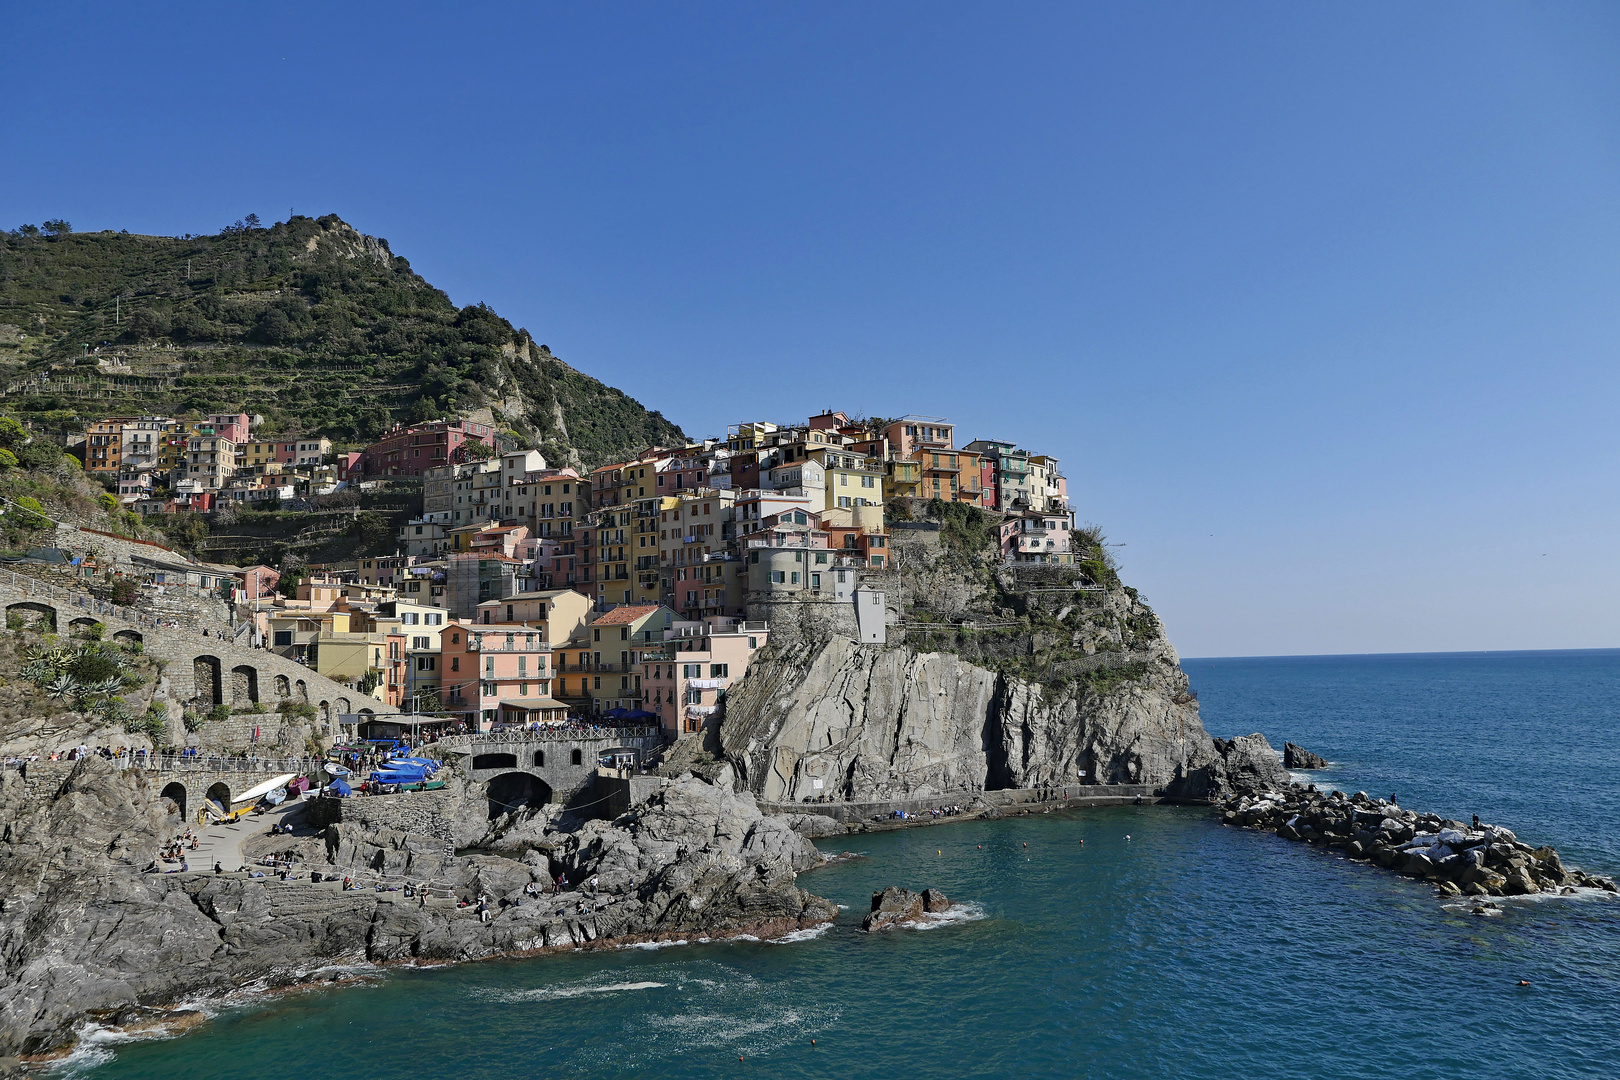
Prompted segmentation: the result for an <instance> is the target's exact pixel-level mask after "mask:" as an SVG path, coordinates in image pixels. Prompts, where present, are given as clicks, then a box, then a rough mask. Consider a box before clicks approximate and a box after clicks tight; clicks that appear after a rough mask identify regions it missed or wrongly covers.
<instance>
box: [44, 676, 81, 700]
mask: <svg viewBox="0 0 1620 1080" xmlns="http://www.w3.org/2000/svg"><path fill="white" fill-rule="evenodd" d="M82 689H83V687H81V686H80V685H79V680H78V679H75V678H74V677H73V676H71V675H67V674H62V675H58V676H57V677H56V678H54V679H52V680H51V682H50V684H49V685H48V686H46V687H45V692H46V693H47V694H49V695H50V696H51V697H53V698H56V699H57V700H59V701H62V700H66V699H67V698H70V697H77V696H78V695H79V693H80V691H81V690H82Z"/></svg>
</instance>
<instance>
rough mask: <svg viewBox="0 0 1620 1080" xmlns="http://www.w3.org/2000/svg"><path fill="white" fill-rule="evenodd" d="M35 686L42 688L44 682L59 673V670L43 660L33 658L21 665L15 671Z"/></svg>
mask: <svg viewBox="0 0 1620 1080" xmlns="http://www.w3.org/2000/svg"><path fill="white" fill-rule="evenodd" d="M17 674H19V675H21V676H22V677H23V678H25V679H27V680H28V681H29V682H31V683H33V684H34V685H35V686H38V687H41V688H43V687H44V686H45V684H46V683H48V682H50V681H51V680H52V679H54V678H56V677H57V676H58V675H60V674H61V671H60V670H58V669H57V668H54V667H52V666H51V665H50V664H47V663H46V662H45V661H43V660H33V661H30V662H29V663H27V664H25V665H23V667H22V669H21V670H19V671H18V672H17Z"/></svg>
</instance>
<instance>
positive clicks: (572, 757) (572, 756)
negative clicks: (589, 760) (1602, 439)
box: [568, 750, 583, 765]
mask: <svg viewBox="0 0 1620 1080" xmlns="http://www.w3.org/2000/svg"><path fill="white" fill-rule="evenodd" d="M568 760H569V761H570V762H571V763H572V764H575V765H578V764H579V763H580V762H581V761H582V760H583V759H582V758H581V757H580V751H578V750H570V751H569V752H568Z"/></svg>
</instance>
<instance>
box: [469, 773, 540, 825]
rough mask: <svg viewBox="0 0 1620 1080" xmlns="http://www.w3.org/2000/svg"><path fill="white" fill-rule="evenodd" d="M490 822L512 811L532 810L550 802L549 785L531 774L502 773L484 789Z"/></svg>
mask: <svg viewBox="0 0 1620 1080" xmlns="http://www.w3.org/2000/svg"><path fill="white" fill-rule="evenodd" d="M485 792H486V794H487V796H488V798H489V817H490V820H491V821H493V820H494V819H496V818H498V817H500V816H501V815H502V814H506V813H510V812H511V811H513V810H522V809H533V808H538V807H541V806H544V805H545V804H546V803H548V802H550V801H551V785H550V784H547V783H546V782H545V781H544V780H542V779H540V778H539V777H538V776H535V775H534V774H533V773H526V772H509V773H502V774H501V775H499V776H497V777H495V778H494V779H493V780H491V781H490V782H489V786H488V787H487V788H486V789H485Z"/></svg>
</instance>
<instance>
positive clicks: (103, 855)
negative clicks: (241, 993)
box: [0, 759, 836, 1054]
mask: <svg viewBox="0 0 1620 1080" xmlns="http://www.w3.org/2000/svg"><path fill="white" fill-rule="evenodd" d="M718 779H720V780H722V781H723V782H722V783H720V784H710V783H708V782H706V781H703V780H700V779H696V778H692V777H684V778H679V779H676V780H672V781H671V782H670V783H669V784H668V785H667V786H665V787H664V788H663V789H662V790H661V791H659V792H657V793H656V794H655V795H654V796H653V797H652V798H650V799H649V800H648V801H647V802H646V803H645V804H644V805H643V806H641V807H639V808H637V810H636V811H635V812H634V813H633V814H630V815H626V816H625V817H623V818H620V819H619V820H618V821H615V822H611V823H609V822H591V823H589V824H587V825H585V826H584V827H583V828H578V827H577V825H578V823H573V824H574V825H575V826H576V828H575V829H574V831H569V830H567V829H560V828H556V827H552V826H548V825H547V824H546V822H545V819H538V822H537V827H536V828H535V829H534V830H533V835H532V836H530V837H529V838H528V839H527V841H526V842H518V840H517V839H515V838H512V837H509V838H508V839H509V841H511V842H510V843H509V846H508V848H507V851H506V854H505V855H502V856H495V855H475V856H447V855H446V854H445V847H444V844H443V842H442V841H440V840H438V839H436V838H434V837H431V836H423V835H417V834H412V833H409V832H402V831H393V830H387V829H369V828H364V827H359V828H350V827H347V826H332V827H330V828H328V829H326V830H324V831H323V832H322V833H320V834H319V835H316V836H313V837H305V838H303V839H294V838H286V840H285V841H283V840H282V839H281V838H275V839H272V838H269V837H264V838H261V840H260V841H258V843H259V844H260V846H261V847H262V846H264V845H266V844H270V845H278V844H280V845H285V844H292V845H293V846H294V847H295V848H296V849H298V850H299V851H300V853H301V854H303V855H305V856H306V857H307V858H308V859H309V860H310V861H309V862H308V863H307V865H308V866H313V867H314V868H315V869H320V870H325V871H328V872H329V873H331V874H335V875H339V876H342V875H351V874H352V875H354V876H356V877H357V878H358V877H359V876H360V874H361V873H362V872H364V871H370V872H372V873H373V874H375V873H376V872H379V871H382V872H389V873H399V872H408V873H410V874H411V875H412V876H413V877H416V878H417V879H421V878H427V877H432V878H435V879H436V880H438V881H439V882H441V883H446V882H447V883H449V887H450V888H451V889H453V891H454V892H455V894H456V895H457V896H458V897H460V898H462V899H471V898H474V897H476V896H478V895H480V894H482V895H484V896H486V897H487V898H488V900H489V905H490V917H489V919H488V921H485V920H484V919H483V918H481V917H480V916H479V914H478V913H477V912H476V911H475V910H474V909H473V908H470V907H469V908H458V907H454V906H451V905H449V904H448V903H446V902H444V901H440V902H438V903H436V904H422V903H420V902H419V901H417V900H410V899H406V898H405V897H404V895H403V894H402V893H382V892H377V891H375V890H373V889H369V888H368V889H364V890H361V889H356V890H351V891H341V890H340V889H339V887H338V885H336V884H321V885H315V884H310V883H309V882H308V881H307V880H306V881H300V882H282V881H278V880H275V879H274V878H270V879H250V878H246V877H244V876H241V875H234V874H227V875H223V876H213V875H203V874H187V875H156V874H143V873H141V872H140V871H141V869H142V868H143V867H145V866H147V865H148V864H150V862H151V861H152V858H153V856H154V855H155V854H156V851H157V848H158V846H159V844H160V843H161V841H162V839H163V837H164V836H165V835H168V834H169V833H170V832H171V831H172V830H174V829H176V828H178V827H179V824H180V823H179V819H178V817H177V816H171V814H170V811H171V810H172V804H168V803H166V802H165V801H164V800H162V799H160V798H158V797H157V795H156V792H155V790H154V788H153V785H152V784H150V783H148V782H147V781H146V780H145V779H143V778H142V777H141V776H140V775H139V774H133V773H128V772H117V771H115V770H113V769H112V768H111V767H110V766H109V765H107V764H106V763H104V762H102V761H100V760H97V759H90V760H88V761H85V762H82V763H80V764H79V765H78V766H77V767H75V769H74V770H73V772H72V773H71V774H70V775H69V776H68V777H67V778H66V780H65V781H63V782H62V783H61V784H60V786H59V787H58V788H57V789H56V790H54V791H45V792H41V791H40V790H39V786H40V785H39V783H38V781H37V780H36V779H33V778H31V779H30V781H29V784H26V785H25V784H24V783H22V782H21V781H19V780H18V779H17V778H16V776H15V774H14V773H12V772H10V771H9V770H7V771H5V772H3V773H0V820H3V821H4V822H6V824H5V827H4V833H3V835H0V896H3V898H4V899H3V902H0V1054H17V1053H42V1052H46V1051H49V1050H52V1049H53V1048H57V1047H60V1046H62V1045H65V1044H66V1043H68V1042H70V1041H72V1039H73V1033H74V1029H75V1026H76V1025H77V1024H78V1023H80V1022H81V1021H82V1020H83V1019H84V1018H86V1017H87V1016H92V1015H102V1016H116V1015H117V1011H118V1010H120V1009H121V1008H123V1007H126V1006H128V1005H130V1004H131V1003H140V1004H142V1005H164V1004H170V1003H173V1002H175V1001H178V1000H181V999H183V998H185V997H187V996H189V995H193V994H198V993H201V994H219V993H223V992H226V991H229V990H232V989H235V988H238V987H242V986H244V985H248V984H253V985H259V986H270V987H274V986H277V985H282V984H287V983H292V982H296V981H299V980H301V979H305V978H308V977H310V976H311V974H312V973H314V972H317V971H319V970H320V969H322V968H326V967H329V966H330V965H335V964H352V963H355V962H366V961H371V962H389V961H408V960H413V959H423V960H430V959H431V960H443V961H448V960H467V959H475V958H478V957H484V956H492V955H496V954H501V953H522V952H533V951H537V950H543V949H551V948H570V949H572V948H577V947H582V946H587V945H590V944H593V943H601V942H623V941H637V940H648V939H657V938H663V937H674V936H687V935H697V934H703V935H708V936H714V937H723V936H727V935H731V934H738V933H743V932H747V933H752V934H756V935H761V936H764V935H770V934H780V933H782V932H786V931H788V930H792V929H796V928H801V927H807V926H811V925H816V924H818V923H822V922H826V921H828V920H830V919H832V918H833V917H834V915H835V914H836V910H835V909H834V907H833V906H832V905H831V904H829V903H828V902H827V901H824V900H821V899H819V898H817V897H814V896H811V895H810V894H808V893H806V892H805V891H804V890H802V889H800V888H799V887H798V886H797V885H796V884H795V880H794V879H795V871H796V869H799V868H803V867H805V866H809V865H812V864H813V863H814V862H815V861H817V860H818V859H819V856H817V855H816V853H815V850H814V848H813V847H812V846H811V845H810V843H809V842H808V841H807V840H804V839H802V838H801V837H799V836H797V835H796V834H794V833H793V832H792V831H791V830H790V829H789V828H788V827H787V826H786V824H785V823H782V822H779V821H777V820H776V819H772V818H767V817H762V816H761V815H760V813H759V810H758V808H757V807H756V806H755V805H754V802H753V799H752V798H751V797H750V796H748V795H747V794H746V793H744V794H741V795H739V794H736V793H734V792H733V790H732V785H731V783H730V777H729V776H724V775H723V776H720V777H718ZM30 786H32V788H33V790H32V791H30V790H29V788H30ZM244 850H246V849H244ZM559 873H565V874H567V875H568V878H569V880H570V881H573V882H576V883H577V882H581V881H585V880H588V879H589V878H591V877H596V878H597V879H598V890H597V895H596V896H595V897H593V898H589V899H588V898H586V897H584V896H582V894H581V893H580V892H577V891H576V892H565V893H562V894H559V895H555V896H537V895H535V894H534V893H533V892H531V891H530V888H529V887H530V886H536V887H538V886H539V885H541V884H543V883H547V882H550V881H552V880H554V879H555V876H556V875H557V874H559ZM368 880H370V878H368Z"/></svg>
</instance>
